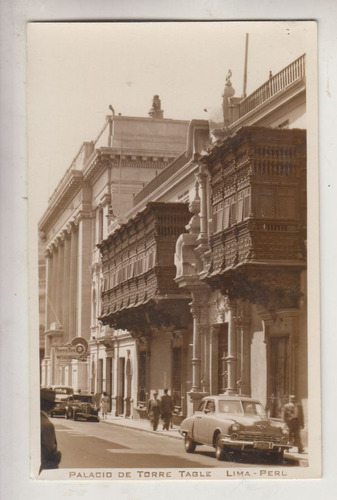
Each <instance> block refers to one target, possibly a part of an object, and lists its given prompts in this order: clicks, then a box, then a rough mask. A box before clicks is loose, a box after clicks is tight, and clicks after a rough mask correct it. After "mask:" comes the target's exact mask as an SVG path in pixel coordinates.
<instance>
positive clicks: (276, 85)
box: [239, 55, 305, 118]
mask: <svg viewBox="0 0 337 500" xmlns="http://www.w3.org/2000/svg"><path fill="white" fill-rule="evenodd" d="M304 76H305V55H303V56H301V57H299V58H298V59H296V61H294V62H292V63H291V64H289V66H287V67H286V68H284V69H283V70H282V71H280V72H279V73H277V74H276V75H275V76H273V77H271V78H270V79H269V80H268V81H267V82H266V83H264V84H263V85H261V87H259V88H258V89H257V90H255V92H253V93H252V94H250V95H249V96H247V97H246V98H245V99H243V100H242V101H241V102H240V104H239V117H240V118H241V117H242V116H244V115H246V114H247V113H249V112H250V111H252V110H253V109H255V108H257V107H258V106H260V105H261V104H263V103H264V102H266V101H267V100H268V99H270V98H271V97H273V96H274V95H276V94H278V93H279V92H281V91H282V90H284V89H286V88H287V87H289V85H291V84H292V83H294V82H296V81H297V80H300V79H301V78H303V77H304Z"/></svg>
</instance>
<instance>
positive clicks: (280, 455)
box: [271, 450, 283, 464]
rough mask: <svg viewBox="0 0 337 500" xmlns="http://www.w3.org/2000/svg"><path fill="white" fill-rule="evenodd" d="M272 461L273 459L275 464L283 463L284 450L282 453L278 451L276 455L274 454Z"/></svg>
mask: <svg viewBox="0 0 337 500" xmlns="http://www.w3.org/2000/svg"><path fill="white" fill-rule="evenodd" d="M271 457H272V459H273V462H275V463H277V464H278V463H280V462H282V460H283V450H282V451H276V452H274V453H272V455H271Z"/></svg>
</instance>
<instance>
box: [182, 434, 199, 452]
mask: <svg viewBox="0 0 337 500" xmlns="http://www.w3.org/2000/svg"><path fill="white" fill-rule="evenodd" d="M184 444H185V451H186V452H187V453H193V452H194V451H195V448H196V446H197V443H196V442H195V441H193V439H192V438H191V437H190V436H189V435H188V434H186V436H185V441H184Z"/></svg>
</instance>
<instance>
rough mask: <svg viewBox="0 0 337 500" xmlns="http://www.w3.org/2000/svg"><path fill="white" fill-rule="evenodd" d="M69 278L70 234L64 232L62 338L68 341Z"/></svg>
mask: <svg viewBox="0 0 337 500" xmlns="http://www.w3.org/2000/svg"><path fill="white" fill-rule="evenodd" d="M69 280H70V235H69V233H68V232H65V237H64V258H63V277H62V281H63V286H62V293H63V297H62V298H63V318H62V326H63V331H64V340H65V342H68V341H69V340H70V338H69Z"/></svg>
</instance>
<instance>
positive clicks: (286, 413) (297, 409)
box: [283, 395, 304, 453]
mask: <svg viewBox="0 0 337 500" xmlns="http://www.w3.org/2000/svg"><path fill="white" fill-rule="evenodd" d="M283 421H284V422H285V423H286V424H287V426H288V427H289V439H290V440H291V441H292V442H293V443H294V446H297V448H298V453H303V451H304V450H303V445H302V440H301V429H303V427H304V418H303V409H302V405H301V404H299V403H296V397H295V396H294V395H291V396H289V403H286V404H285V405H284V407H283Z"/></svg>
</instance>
